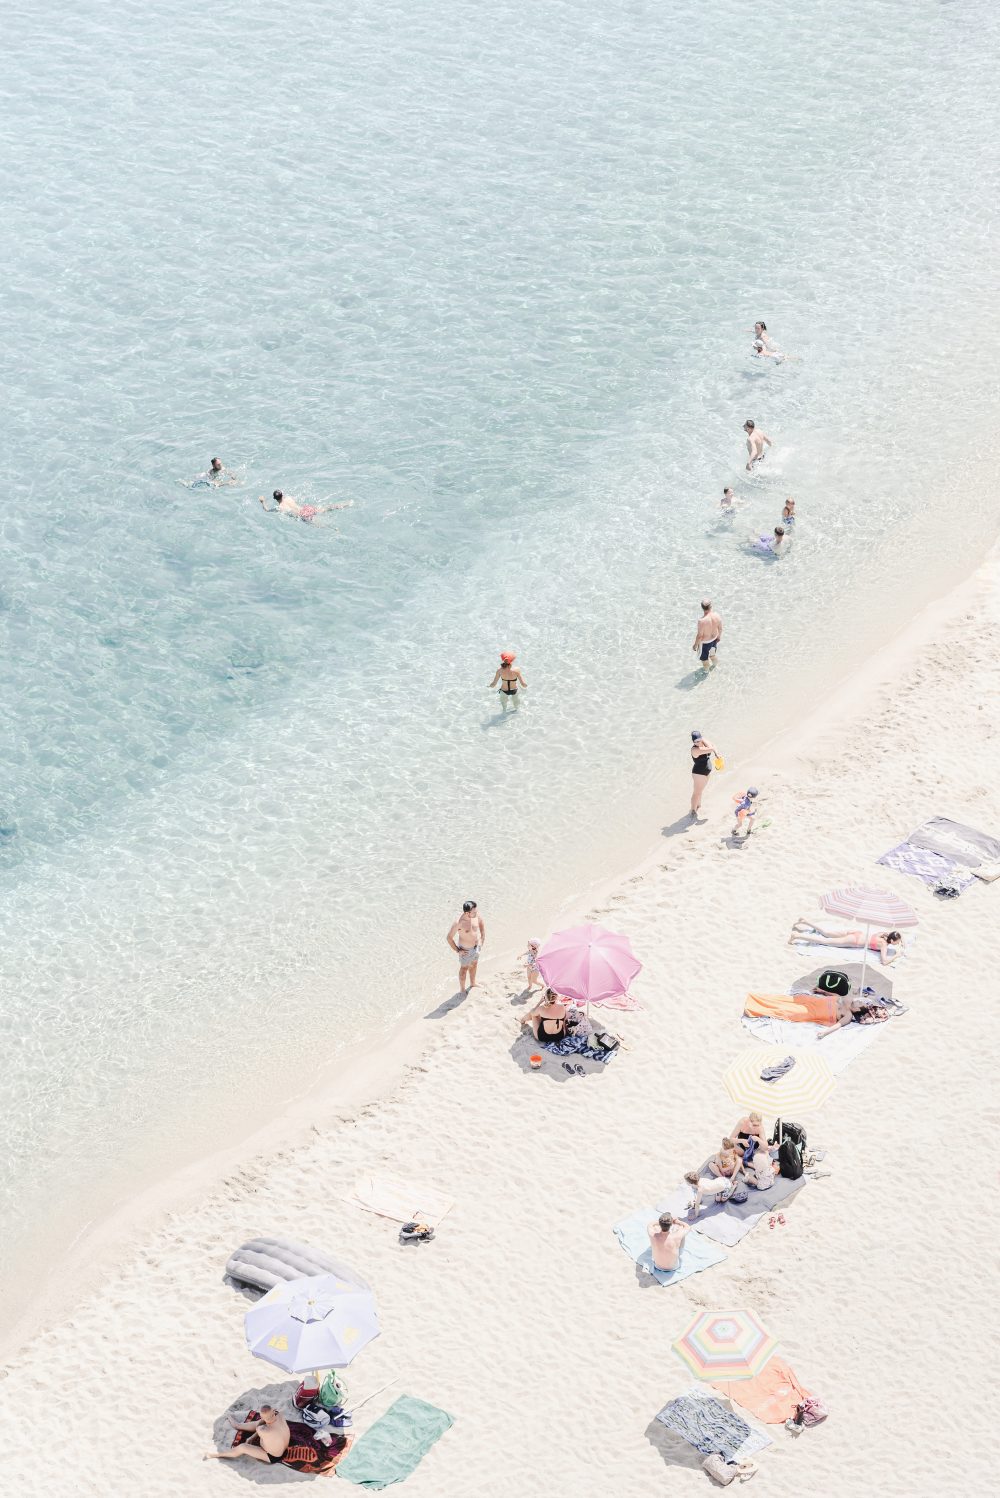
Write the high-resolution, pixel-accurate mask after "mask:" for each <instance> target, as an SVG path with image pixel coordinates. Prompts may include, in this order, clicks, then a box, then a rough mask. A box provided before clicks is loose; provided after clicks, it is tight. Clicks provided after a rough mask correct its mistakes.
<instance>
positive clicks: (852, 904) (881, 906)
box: [820, 884, 918, 990]
mask: <svg viewBox="0 0 1000 1498" xmlns="http://www.w3.org/2000/svg"><path fill="white" fill-rule="evenodd" d="M820 904H821V905H822V907H823V909H824V910H828V911H829V912H830V914H831V915H839V916H843V917H844V919H845V920H847V921H861V922H862V924H863V925H864V928H865V949H864V956H863V958H862V960H861V988H862V990H863V989H864V986H865V970H866V968H867V966H868V944H869V942H870V941H871V934H872V927H873V926H877V927H878V928H879V929H880V930H882V931H894V930H897V929H899V930H902V929H903V928H904V927H906V926H916V925H917V924H918V918H917V912H916V911H915V910H914V908H913V906H912V905H907V903H906V901H905V900H901V899H900V898H899V896H898V895H894V894H893V893H892V891H891V890H888V889H870V888H868V887H866V886H865V885H858V884H854V885H849V886H848V887H847V888H846V889H832V890H831V891H830V893H829V894H827V895H822V896H821V897H820Z"/></svg>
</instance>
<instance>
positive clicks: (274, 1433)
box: [205, 1404, 292, 1462]
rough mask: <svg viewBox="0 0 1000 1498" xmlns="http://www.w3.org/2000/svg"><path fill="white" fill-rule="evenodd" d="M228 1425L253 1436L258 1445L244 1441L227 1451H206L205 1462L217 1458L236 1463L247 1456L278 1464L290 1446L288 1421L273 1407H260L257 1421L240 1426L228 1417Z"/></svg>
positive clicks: (246, 1422)
mask: <svg viewBox="0 0 1000 1498" xmlns="http://www.w3.org/2000/svg"><path fill="white" fill-rule="evenodd" d="M229 1423H230V1425H231V1426H232V1427H233V1429H234V1430H242V1431H244V1432H245V1433H247V1434H252V1435H255V1436H256V1437H257V1440H258V1441H259V1442H260V1445H259V1446H255V1445H251V1444H250V1443H249V1442H248V1441H244V1442H242V1444H241V1445H239V1446H233V1447H231V1448H230V1449H229V1450H228V1451H206V1452H205V1458H206V1460H207V1459H208V1458H209V1457H210V1456H217V1457H218V1458H219V1460H220V1461H238V1460H239V1458H240V1457H241V1456H248V1457H249V1458H250V1460H251V1461H254V1462H280V1461H281V1458H282V1457H283V1456H284V1454H285V1452H286V1451H287V1450H288V1447H289V1445H290V1444H291V1439H292V1433H291V1431H290V1430H289V1429H288V1421H287V1420H286V1419H285V1417H284V1415H280V1414H279V1413H278V1411H277V1410H276V1409H275V1408H274V1407H273V1405H270V1404H262V1405H261V1407H260V1419H259V1420H249V1421H245V1422H244V1424H242V1425H241V1424H240V1422H239V1421H238V1420H234V1419H233V1417H232V1415H230V1416H229Z"/></svg>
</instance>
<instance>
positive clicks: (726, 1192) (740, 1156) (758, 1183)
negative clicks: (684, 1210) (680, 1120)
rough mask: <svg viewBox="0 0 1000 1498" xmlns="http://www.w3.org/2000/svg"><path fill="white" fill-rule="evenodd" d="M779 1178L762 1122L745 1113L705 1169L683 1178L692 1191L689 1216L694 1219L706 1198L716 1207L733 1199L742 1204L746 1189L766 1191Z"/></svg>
mask: <svg viewBox="0 0 1000 1498" xmlns="http://www.w3.org/2000/svg"><path fill="white" fill-rule="evenodd" d="M780 1174H781V1168H780V1166H779V1164H778V1161H777V1160H776V1159H775V1158H774V1157H773V1156H772V1154H771V1148H770V1146H769V1144H768V1142H767V1136H766V1134H765V1132H764V1122H763V1119H762V1118H761V1116H760V1114H759V1113H748V1114H746V1115H745V1116H744V1117H743V1118H741V1119H740V1120H739V1122H738V1123H737V1125H736V1127H735V1128H734V1130H733V1132H732V1134H731V1135H729V1134H727V1135H726V1137H725V1139H723V1141H722V1144H721V1146H720V1148H719V1150H718V1151H717V1152H716V1154H714V1155H713V1156H712V1158H711V1160H709V1162H708V1164H707V1166H705V1167H704V1168H703V1169H702V1170H701V1171H700V1172H699V1171H697V1170H689V1171H688V1172H687V1174H686V1175H685V1177H684V1179H685V1181H686V1182H687V1184H688V1185H689V1186H690V1187H692V1189H693V1191H694V1199H693V1201H692V1203H691V1206H690V1208H689V1213H690V1214H693V1215H694V1216H697V1215H698V1213H699V1212H700V1211H701V1209H702V1205H703V1202H704V1198H705V1197H706V1196H710V1197H713V1198H714V1199H715V1201H716V1202H717V1203H719V1204H721V1203H723V1202H727V1201H729V1200H730V1198H734V1199H735V1198H736V1197H737V1196H738V1197H739V1198H740V1200H743V1201H745V1200H746V1196H747V1190H746V1188H747V1187H751V1186H752V1187H753V1188H754V1190H756V1191H767V1190H768V1188H769V1187H771V1186H773V1185H774V1183H775V1181H776V1179H777V1178H778V1176H779V1175H780ZM741 1182H742V1183H744V1184H743V1185H742V1187H741Z"/></svg>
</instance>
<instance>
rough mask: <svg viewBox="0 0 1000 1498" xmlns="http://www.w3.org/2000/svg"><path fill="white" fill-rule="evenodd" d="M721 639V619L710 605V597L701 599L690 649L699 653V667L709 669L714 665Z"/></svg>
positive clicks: (704, 669)
mask: <svg viewBox="0 0 1000 1498" xmlns="http://www.w3.org/2000/svg"><path fill="white" fill-rule="evenodd" d="M721 639H722V619H721V617H720V615H719V614H717V613H716V612H715V610H714V609H713V607H712V600H711V599H710V598H703V599H702V601H701V618H700V619H699V620H698V628H697V629H696V631H695V636H694V644H693V645H692V646H691V649H692V650H694V651H695V652H696V653H699V654H700V658H701V669H702V670H703V671H711V670H713V669H714V666H715V652H716V650H717V649H718V646H719V642H720V640H721Z"/></svg>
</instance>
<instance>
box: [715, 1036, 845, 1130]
mask: <svg viewBox="0 0 1000 1498" xmlns="http://www.w3.org/2000/svg"><path fill="white" fill-rule="evenodd" d="M780 1054H781V1052H780V1048H776V1047H775V1046H770V1045H769V1046H753V1047H751V1048H749V1049H747V1050H745V1051H743V1052H742V1053H741V1054H740V1055H739V1056H737V1058H736V1060H735V1061H734V1062H733V1063H732V1065H731V1066H728V1067H727V1068H726V1070H725V1071H724V1072H723V1074H722V1081H723V1085H724V1086H725V1088H726V1091H727V1092H728V1093H729V1096H730V1097H731V1098H732V1100H733V1102H734V1103H738V1104H739V1106H740V1107H741V1108H748V1109H752V1110H755V1111H756V1112H758V1113H760V1114H761V1115H766V1114H770V1115H771V1117H772V1118H776V1117H779V1116H780V1117H781V1118H795V1117H796V1116H797V1115H798V1114H800V1113H805V1114H807V1115H808V1114H813V1113H816V1112H817V1111H818V1110H819V1109H820V1108H821V1107H822V1106H823V1104H824V1103H825V1102H826V1100H827V1098H828V1097H829V1096H830V1093H831V1092H832V1091H833V1089H834V1086H835V1085H836V1079H835V1077H834V1075H833V1072H832V1071H831V1070H830V1067H829V1064H828V1063H827V1061H826V1060H825V1059H824V1057H823V1056H822V1055H820V1054H818V1053H817V1049H816V1047H814V1046H812V1047H810V1048H809V1049H808V1050H802V1051H790V1052H789V1053H788V1054H789V1055H790V1056H793V1057H794V1062H795V1064H794V1065H793V1066H792V1067H791V1068H790V1069H789V1070H788V1071H787V1072H785V1074H784V1076H781V1077H778V1078H776V1080H775V1081H773V1082H765V1081H764V1079H763V1077H762V1076H761V1072H762V1071H766V1070H769V1069H770V1068H772V1067H773V1066H774V1065H775V1058H776V1057H777V1056H780Z"/></svg>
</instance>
